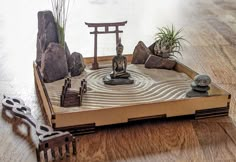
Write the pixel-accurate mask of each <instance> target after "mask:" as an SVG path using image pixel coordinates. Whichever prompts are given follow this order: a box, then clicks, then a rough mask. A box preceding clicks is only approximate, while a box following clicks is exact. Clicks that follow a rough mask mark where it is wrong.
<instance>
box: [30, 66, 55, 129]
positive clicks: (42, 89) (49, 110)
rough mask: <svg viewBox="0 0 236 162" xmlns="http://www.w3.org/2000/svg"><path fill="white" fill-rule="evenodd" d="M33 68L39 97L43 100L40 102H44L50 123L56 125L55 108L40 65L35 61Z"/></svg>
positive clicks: (44, 108)
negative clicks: (54, 120) (54, 121)
mask: <svg viewBox="0 0 236 162" xmlns="http://www.w3.org/2000/svg"><path fill="white" fill-rule="evenodd" d="M33 68H34V78H35V83H36V88H37V93H38V95H39V96H40V97H39V99H40V100H41V101H40V102H42V106H43V110H44V111H45V114H46V116H47V119H48V122H49V124H50V125H51V126H54V123H53V119H55V112H54V110H53V106H52V104H51V102H50V99H49V96H48V93H47V90H46V87H45V85H44V82H43V79H42V76H41V74H40V70H39V67H38V66H37V64H36V63H35V62H34V63H33Z"/></svg>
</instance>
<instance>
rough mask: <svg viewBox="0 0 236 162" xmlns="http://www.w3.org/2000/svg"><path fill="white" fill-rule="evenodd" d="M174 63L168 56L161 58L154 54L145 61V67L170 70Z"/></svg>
mask: <svg viewBox="0 0 236 162" xmlns="http://www.w3.org/2000/svg"><path fill="white" fill-rule="evenodd" d="M175 65H176V61H175V60H171V59H169V58H162V57H159V56H155V55H150V56H149V57H148V59H147V61H146V62H145V68H157V69H168V70H171V69H173V68H174V66H175Z"/></svg>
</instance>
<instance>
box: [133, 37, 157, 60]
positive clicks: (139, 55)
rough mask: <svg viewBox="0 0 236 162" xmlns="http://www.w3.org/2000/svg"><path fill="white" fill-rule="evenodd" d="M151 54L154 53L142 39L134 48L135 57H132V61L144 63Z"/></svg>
mask: <svg viewBox="0 0 236 162" xmlns="http://www.w3.org/2000/svg"><path fill="white" fill-rule="evenodd" d="M150 54H152V53H151V51H150V50H149V49H148V48H147V47H146V45H145V44H144V43H143V42H142V41H139V42H138V44H137V45H136V47H135V49H134V52H133V59H132V61H131V63H132V64H144V63H145V62H146V60H147V58H148V56H149V55H150Z"/></svg>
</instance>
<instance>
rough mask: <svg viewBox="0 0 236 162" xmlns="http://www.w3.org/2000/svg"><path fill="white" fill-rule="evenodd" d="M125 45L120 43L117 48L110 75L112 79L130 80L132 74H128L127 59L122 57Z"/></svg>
mask: <svg viewBox="0 0 236 162" xmlns="http://www.w3.org/2000/svg"><path fill="white" fill-rule="evenodd" d="M123 49H124V47H123V45H122V44H121V43H120V42H119V43H118V44H117V47H116V53H117V55H116V56H114V57H113V59H112V73H111V74H110V76H111V78H113V79H114V78H129V77H130V74H129V73H128V72H126V68H127V59H126V57H125V56H123V55H122V53H123Z"/></svg>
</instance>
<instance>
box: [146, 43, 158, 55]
mask: <svg viewBox="0 0 236 162" xmlns="http://www.w3.org/2000/svg"><path fill="white" fill-rule="evenodd" d="M155 45H156V42H154V43H152V44H151V45H150V46H149V47H148V49H149V50H150V51H151V52H152V53H153V54H154V53H155V52H154V47H155Z"/></svg>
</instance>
